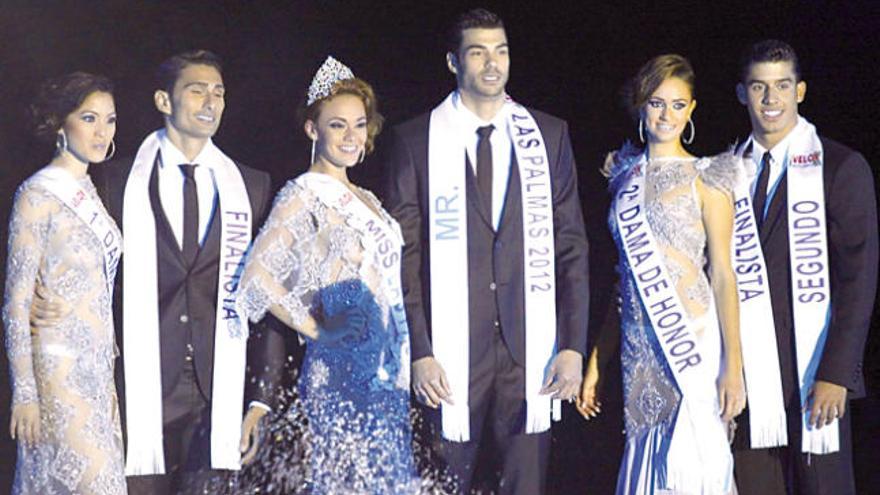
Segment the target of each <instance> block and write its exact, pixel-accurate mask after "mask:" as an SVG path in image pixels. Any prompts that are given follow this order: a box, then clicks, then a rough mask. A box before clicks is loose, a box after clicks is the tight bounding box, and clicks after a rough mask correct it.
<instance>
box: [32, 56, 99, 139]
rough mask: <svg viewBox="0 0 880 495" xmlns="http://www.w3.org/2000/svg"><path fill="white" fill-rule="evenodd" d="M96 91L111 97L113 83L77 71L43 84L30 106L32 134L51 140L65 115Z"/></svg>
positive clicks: (65, 117) (62, 122)
mask: <svg viewBox="0 0 880 495" xmlns="http://www.w3.org/2000/svg"><path fill="white" fill-rule="evenodd" d="M95 92H101V93H109V94H111V95H112V94H113V83H112V82H110V80H109V79H107V78H106V77H104V76H99V75H96V74H90V73H88V72H80V71H77V72H71V73H70V74H65V75H63V76H60V77H55V78H52V79H49V80H47V81H45V82H43V84H41V85H40V88H39V89H38V90H37V96H36V97H35V98H34V101H33V103H31V105H30V107H29V113H30V117H31V125H32V126H33V132H34V134H35V135H36V136H37V137H38V138H40V139H42V140H46V141H54V140H55V139H56V136H57V134H58V130H59V129H61V127H62V126H63V125H64V121H65V119H67V116H68V115H70V114H71V113H73V112H74V111H76V109H77V108H79V107H80V105H82V103H83V101H85V99H86V98H88V97H89V95H91V94H92V93H95Z"/></svg>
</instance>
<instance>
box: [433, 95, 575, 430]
mask: <svg viewBox="0 0 880 495" xmlns="http://www.w3.org/2000/svg"><path fill="white" fill-rule="evenodd" d="M454 98H455V94H454V93H453V94H450V95H449V96H448V97H447V98H446V99H445V100H444V101H443V102H442V103H441V104H440V105H439V106H438V107H437V108H435V109H434V110H433V111H432V112H431V117H430V124H429V130H428V198H429V209H428V211H429V213H428V220H429V227H428V234H429V242H430V268H431V291H430V293H431V296H430V297H431V328H432V332H431V333H432V345H433V351H434V357H435V358H436V359H437V360H438V362H439V363H440V365H441V366H442V367H443V369H444V371H445V372H446V375H447V378H448V380H449V384H450V388H451V389H452V395H453V397H454V398H455V404H447V403H443V404H442V406H441V407H442V425H443V436H444V438H446V439H447V440H451V441H458V442H464V441H468V440H470V412H469V407H468V404H467V397H468V384H469V383H468V380H469V373H468V366H469V352H470V350H469V348H468V340H469V315H468V311H467V308H468V307H469V304H468V301H469V299H468V297H469V294H468V265H467V253H468V243H467V207H466V197H465V194H466V192H465V191H466V187H465V167H466V164H465V161H464V156H465V149H466V144H465V137H464V136H463V135H462V132H461V126H462V125H466V124H462V123H460V120H459V116H458V115H457V112H458V110H457V109H456V108H455V104H454V103H453V99H454ZM501 111H502V112H507V126H508V128H507V132H509V135H510V136H511V139H512V141H513V147H514V154H515V156H516V159H517V165H518V171H519V175H520V178H521V191H520V192H521V194H522V200H523V218H522V222H523V223H522V225H523V251H524V253H525V255H524V257H523V270H524V274H525V294H524V299H525V314H526V317H525V319H526V321H525V329H526V390H525V391H524V392H525V396H526V404H527V410H526V433H538V432H542V431H546V430H547V429H548V428H549V427H550V421H551V412H552V413H553V414H552V416H553V417H555V418H558V417H559V409H560V408H559V402H558V401H551V399H550V397H549V396H544V395H541V394H540V393H539V391H540V389H541V385H542V383H543V380H544V376H545V373H546V370H547V367H548V365H549V363H550V361H551V359H552V358H553V355H554V352H555V347H556V275H555V250H554V228H553V200H552V187H551V181H550V171H549V160H548V158H547V149H546V146H545V143H544V139H543V136H542V135H541V131H540V129H539V128H538V126H537V123H536V122H535V120H534V117H532V115H531V114H530V113H529V112H528V110H527V109H525V107H522V106H521V105H518V104H516V103H514V102H513V101H511V100H509V99H508V101H507V102H506V103H505V106H504V108H503V109H502V110H501Z"/></svg>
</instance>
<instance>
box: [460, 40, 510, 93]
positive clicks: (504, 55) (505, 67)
mask: <svg viewBox="0 0 880 495" xmlns="http://www.w3.org/2000/svg"><path fill="white" fill-rule="evenodd" d="M447 64H448V66H449V70H451V71H452V72H453V73H454V74H455V78H456V80H457V82H458V90H459V92H461V93H462V96H463V97H466V98H472V99H478V100H498V99H503V98H504V86H505V85H506V84H507V78H508V75H509V71H510V53H509V50H508V47H507V35H506V34H505V32H504V29H503V28H471V29H465V30H463V31H462V32H461V45H460V46H459V48H458V50H457V51H456V53H454V54H453V53H449V54H447Z"/></svg>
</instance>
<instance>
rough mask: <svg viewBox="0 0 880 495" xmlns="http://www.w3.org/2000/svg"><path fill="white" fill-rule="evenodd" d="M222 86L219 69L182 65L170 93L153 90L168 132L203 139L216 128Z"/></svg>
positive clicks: (221, 114)
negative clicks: (183, 66) (163, 115)
mask: <svg viewBox="0 0 880 495" xmlns="http://www.w3.org/2000/svg"><path fill="white" fill-rule="evenodd" d="M225 96H226V89H225V87H224V86H223V77H221V75H220V71H218V70H217V69H216V68H214V67H211V66H210V65H201V64H194V65H189V66H187V67H185V68H183V69H182V70H181V71H180V75H179V76H178V78H177V81H176V82H175V83H174V89H173V91H172V94H170V95H169V94H168V93H167V92H166V91H163V90H159V91H156V96H155V99H156V107H157V108H158V109H159V111H160V112H162V113H163V114H165V122H166V128H167V129H168V132H169V134H176V135H178V136H180V137H182V138H184V139H197V140H206V139H209V138H211V137H212V136H213V135H214V134H215V133H216V132H217V129H218V128H219V127H220V119H221V118H222V117H223V109H224V108H225V107H226V102H225V99H224V98H225Z"/></svg>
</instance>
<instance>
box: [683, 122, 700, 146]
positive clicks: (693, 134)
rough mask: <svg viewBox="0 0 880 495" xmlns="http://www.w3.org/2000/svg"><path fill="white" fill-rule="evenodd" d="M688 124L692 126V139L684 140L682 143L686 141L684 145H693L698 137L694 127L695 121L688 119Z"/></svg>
mask: <svg viewBox="0 0 880 495" xmlns="http://www.w3.org/2000/svg"><path fill="white" fill-rule="evenodd" d="M688 124H690V126H691V137H690V138H682V141H684V144H691V143H693V142H694V137H695V136H696V135H697V128H696V127H694V121H693V120H691V119H688Z"/></svg>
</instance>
